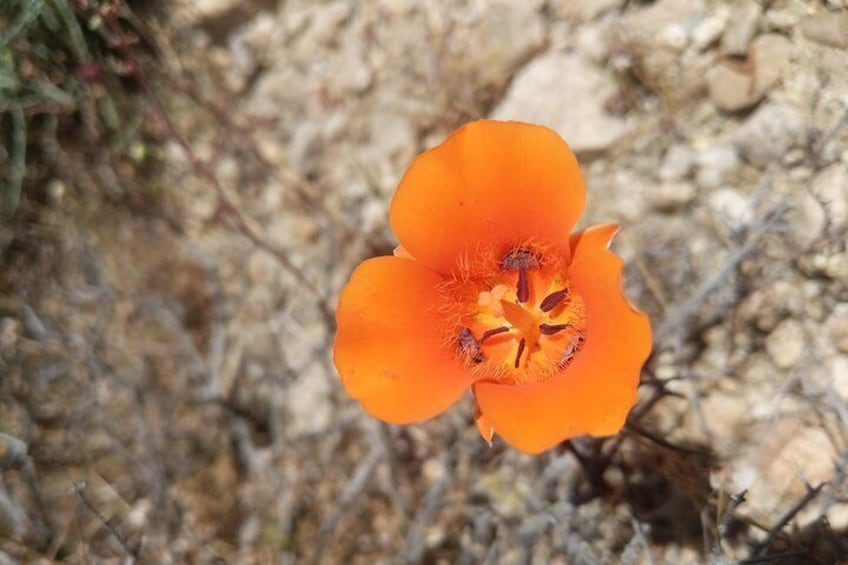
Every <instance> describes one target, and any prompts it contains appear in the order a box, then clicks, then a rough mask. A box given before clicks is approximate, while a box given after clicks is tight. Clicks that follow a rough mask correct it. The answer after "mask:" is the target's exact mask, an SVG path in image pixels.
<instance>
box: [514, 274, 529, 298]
mask: <svg viewBox="0 0 848 565" xmlns="http://www.w3.org/2000/svg"><path fill="white" fill-rule="evenodd" d="M515 297H516V298H517V299H518V302H527V301H528V300H530V282H529V281H528V280H527V269H525V268H524V267H520V268H519V269H518V288H517V289H516V292H515Z"/></svg>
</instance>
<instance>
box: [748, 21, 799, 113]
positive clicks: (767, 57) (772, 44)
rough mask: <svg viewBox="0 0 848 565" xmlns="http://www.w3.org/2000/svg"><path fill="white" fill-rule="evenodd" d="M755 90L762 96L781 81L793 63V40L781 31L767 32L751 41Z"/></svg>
mask: <svg viewBox="0 0 848 565" xmlns="http://www.w3.org/2000/svg"><path fill="white" fill-rule="evenodd" d="M750 58H751V62H752V63H753V67H754V92H755V93H756V94H757V96H759V97H760V98H762V97H763V96H765V94H766V93H767V92H768V91H769V90H771V88H772V87H774V86H775V85H777V83H778V82H780V79H781V77H783V74H784V73H785V72H786V71H787V70H788V69H789V67H790V65H791V64H792V42H790V41H789V40H788V39H787V38H786V37H785V36H783V35H780V34H779V33H765V34H763V35H760V36H758V37H757V38H756V39H755V40H754V41H753V42H752V43H751V54H750Z"/></svg>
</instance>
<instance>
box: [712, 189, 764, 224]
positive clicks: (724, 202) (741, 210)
mask: <svg viewBox="0 0 848 565" xmlns="http://www.w3.org/2000/svg"><path fill="white" fill-rule="evenodd" d="M707 205H708V206H709V208H710V209H711V210H712V212H713V214H714V215H715V216H716V218H717V219H718V220H719V222H721V223H723V224H725V225H727V226H728V227H729V228H730V229H731V230H734V231H736V230H738V229H740V228H743V227H745V226H747V225H749V224H750V223H751V222H752V221H753V220H754V207H753V205H752V203H751V200H750V199H748V198H746V197H745V196H743V195H742V194H740V193H739V192H738V191H736V190H734V189H732V188H721V189H719V190H716V191H715V192H713V193H712V194H710V196H709V198H708V199H707Z"/></svg>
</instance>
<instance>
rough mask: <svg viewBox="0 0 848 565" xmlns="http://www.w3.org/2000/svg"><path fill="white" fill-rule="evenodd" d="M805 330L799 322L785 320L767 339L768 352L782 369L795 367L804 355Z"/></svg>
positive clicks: (773, 361)
mask: <svg viewBox="0 0 848 565" xmlns="http://www.w3.org/2000/svg"><path fill="white" fill-rule="evenodd" d="M804 342H805V340H804V328H803V327H801V324H800V323H799V322H798V321H797V320H793V319H788V320H784V321H783V322H781V323H780V324H778V326H777V327H776V328H775V329H774V331H773V332H771V333H770V334H769V335H768V337H767V338H766V351H767V352H768V354H769V357H770V358H771V361H772V363H774V364H775V366H777V367H778V368H780V369H789V368H792V367H794V366H795V365H796V364H797V363H798V361H800V360H801V356H802V355H803V354H804Z"/></svg>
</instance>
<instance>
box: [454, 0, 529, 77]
mask: <svg viewBox="0 0 848 565" xmlns="http://www.w3.org/2000/svg"><path fill="white" fill-rule="evenodd" d="M539 5H540V3H539V2H538V0H533V1H526V2H493V3H491V4H489V5H486V6H485V7H484V6H483V5H480V7H479V9H478V10H476V11H474V12H472V13H471V14H470V15H469V24H468V25H467V27H465V26H463V27H459V28H457V29H455V30H454V31H453V32H452V33H451V35H450V38H451V40H450V42H449V44H448V45H449V49H448V53H447V55H446V61H445V62H443V63H442V64H443V65H445V66H446V68H447V69H448V70H449V72H450V73H451V74H453V75H455V76H456V77H457V79H458V80H463V81H471V83H472V84H474V85H475V87H476V88H486V87H492V86H494V87H502V86H503V85H504V84H506V82H507V81H508V80H509V78H510V77H511V76H512V75H513V74H514V73H515V72H516V70H518V69H519V68H520V67H521V65H522V64H524V63H525V62H526V61H527V60H528V59H529V58H530V57H531V56H532V55H533V54H534V53H536V52H537V51H539V50H540V49H541V48H542V46H543V45H544V43H545V27H544V25H543V23H542V18H541V17H540V16H539V10H538V7H539Z"/></svg>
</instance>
